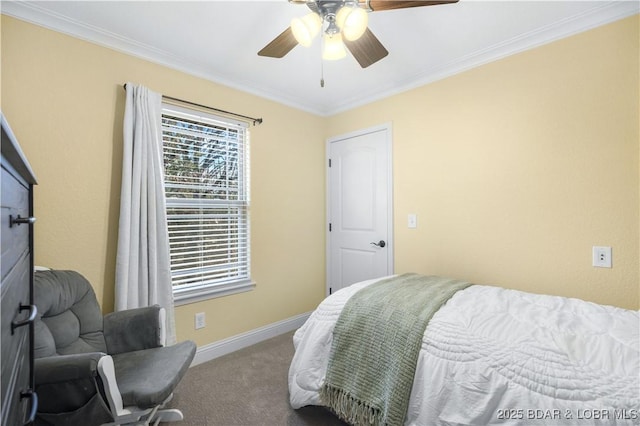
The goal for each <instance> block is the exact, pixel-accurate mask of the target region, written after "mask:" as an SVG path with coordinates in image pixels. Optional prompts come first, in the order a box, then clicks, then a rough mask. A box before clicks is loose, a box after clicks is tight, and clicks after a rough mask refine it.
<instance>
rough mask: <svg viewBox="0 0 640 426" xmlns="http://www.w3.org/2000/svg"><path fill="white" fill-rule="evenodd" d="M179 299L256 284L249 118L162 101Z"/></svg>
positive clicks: (175, 291) (175, 284) (171, 245)
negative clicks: (251, 251) (251, 250)
mask: <svg viewBox="0 0 640 426" xmlns="http://www.w3.org/2000/svg"><path fill="white" fill-rule="evenodd" d="M162 138H163V155H164V168H165V192H166V197H167V222H168V226H169V249H170V254H171V278H172V281H173V294H174V298H175V300H176V303H178V304H179V303H180V302H183V303H184V302H187V301H194V300H201V299H205V298H209V297H214V296H220V295H224V294H230V293H235V292H239V291H246V290H250V289H251V288H252V287H253V286H254V284H253V283H252V282H251V277H250V258H249V167H248V157H249V132H248V129H247V125H245V124H244V123H241V122H235V121H232V120H228V119H225V118H221V117H217V116H214V115H209V114H206V113H202V112H200V111H196V110H190V109H185V108H181V107H177V106H174V105H169V104H163V110H162Z"/></svg>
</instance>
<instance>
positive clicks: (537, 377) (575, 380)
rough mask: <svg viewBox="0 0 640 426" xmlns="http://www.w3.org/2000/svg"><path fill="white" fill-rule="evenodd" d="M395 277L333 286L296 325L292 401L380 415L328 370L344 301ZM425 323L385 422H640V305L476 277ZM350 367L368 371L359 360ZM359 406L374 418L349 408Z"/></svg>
mask: <svg viewBox="0 0 640 426" xmlns="http://www.w3.org/2000/svg"><path fill="white" fill-rule="evenodd" d="M397 278H398V277H385V278H384V279H377V280H368V281H363V282H360V283H356V284H353V285H351V286H349V287H347V288H344V289H342V290H340V291H337V292H335V293H334V294H332V295H330V296H329V297H327V298H326V299H325V300H324V301H323V302H322V303H320V305H319V306H318V307H317V309H316V310H315V311H314V312H313V313H312V314H311V315H310V317H309V319H308V320H307V321H306V322H305V324H304V325H303V326H302V327H301V328H299V329H298V330H297V331H296V332H295V334H294V338H293V342H294V346H295V354H294V357H293V360H292V362H291V366H290V370H289V378H288V381H289V395H290V404H291V406H292V407H293V408H295V409H297V408H300V407H304V406H308V405H319V406H330V409H331V410H332V411H334V412H335V413H336V414H338V415H339V416H340V417H341V418H343V420H345V421H347V422H348V423H352V424H364V423H367V424H369V423H371V424H376V423H377V422H379V419H378V420H374V419H373V418H369V417H366V416H367V415H368V414H367V413H366V411H367V410H369V408H368V407H369V406H365V407H364V408H363V407H360V406H358V407H354V406H353V405H354V404H353V401H347V400H338V401H333V400H331V398H330V397H329V396H328V394H327V393H326V389H327V388H328V387H329V386H328V385H327V383H326V381H328V379H327V376H328V373H333V372H332V371H328V369H329V367H330V366H333V364H334V360H333V358H334V357H337V356H338V355H336V353H338V350H335V351H332V346H333V345H334V344H335V342H334V340H336V341H337V340H338V338H337V337H336V338H335V339H334V332H336V336H338V334H337V332H338V330H339V329H340V330H341V331H340V332H341V333H342V332H343V331H342V328H341V327H342V325H341V324H342V323H341V322H339V321H341V313H342V312H343V310H346V309H345V306H350V305H351V304H349V303H348V302H349V301H350V300H351V299H352V298H354V300H355V295H360V294H363V293H364V290H363V289H367V288H369V287H370V288H374V287H375V286H380V285H381V283H382V281H385V284H386V282H389V281H393V280H395V279H397ZM395 288H399V287H394V291H393V292H395V291H396V290H395ZM361 290H362V291H361ZM403 303H404V302H403ZM385 315H386V314H385ZM336 324H338V327H337V326H336ZM339 327H340V328H339ZM394 327H395V326H394ZM422 330H424V331H423V332H422V333H421V335H420V338H419V339H418V340H419V342H418V346H419V347H418V348H417V355H416V359H415V364H414V366H413V368H414V370H413V373H412V374H413V376H412V380H410V390H409V392H408V395H407V398H406V401H405V402H404V404H405V405H404V407H406V411H405V412H403V416H402V417H401V419H400V420H398V418H395V419H394V420H393V421H389V420H388V419H387V420H385V421H383V422H381V423H387V424H405V425H416V426H417V425H424V426H432V425H433V426H435V425H493V424H510V425H516V424H517V425H532V424H534V425H535V424H539V425H603V424H606V425H638V424H640V411H639V410H640V338H639V334H640V312H639V311H633V310H625V309H620V308H615V307H612V306H603V305H598V304H594V303H590V302H585V301H582V300H578V299H572V298H564V297H558V296H547V295H537V294H531V293H525V292H521V291H516V290H510V289H504V288H499V287H492V286H483V285H468V286H462V287H461V288H460V289H458V290H456V291H455V292H453V293H452V294H451V295H450V297H449V298H448V299H447V300H446V301H444V302H443V303H442V304H441V306H439V307H438V308H437V309H436V310H435V312H434V313H433V314H432V316H431V317H430V319H429V320H428V323H427V325H426V328H423V329H422ZM359 333H360V332H359V331H358V332H357V333H355V334H359ZM394 338H395V337H394ZM403 342H404V341H403ZM363 346H365V345H363ZM387 350H388V348H387ZM370 351H371V349H370V348H367V349H366V350H365V351H364V352H370ZM359 356H360V355H356V357H359ZM349 357H351V358H353V357H354V356H353V355H351V354H350V355H349ZM376 368H378V369H379V371H380V374H381V377H382V375H383V373H384V372H385V371H386V370H387V369H388V368H387V367H385V366H384V364H380V363H379V364H378V365H377V367H376ZM332 369H333V367H331V369H330V370H332ZM351 369H352V370H355V372H353V374H354V375H355V376H354V377H358V375H359V374H360V371H358V369H357V368H351ZM334 375H335V374H334ZM334 375H332V377H333V376H334ZM348 380H355V379H353V378H350V379H348ZM348 380H347V381H348ZM381 380H383V379H382V378H381ZM385 380H386V379H385ZM395 392H396V391H395V390H394V391H392V393H393V394H395ZM347 393H349V392H347ZM336 405H337V408H336ZM374 405H375V404H374ZM403 410H404V409H403ZM345 411H346V412H347V413H348V414H347V415H345ZM356 411H359V414H358V415H360V416H362V415H364V416H365V417H364V418H366V419H367V420H366V421H364V420H363V417H351V414H349V413H353V412H356ZM363 411H364V412H365V413H364V414H363Z"/></svg>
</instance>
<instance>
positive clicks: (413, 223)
mask: <svg viewBox="0 0 640 426" xmlns="http://www.w3.org/2000/svg"><path fill="white" fill-rule="evenodd" d="M407 226H408V227H409V228H417V227H418V217H417V216H416V215H415V213H409V218H408V221H407Z"/></svg>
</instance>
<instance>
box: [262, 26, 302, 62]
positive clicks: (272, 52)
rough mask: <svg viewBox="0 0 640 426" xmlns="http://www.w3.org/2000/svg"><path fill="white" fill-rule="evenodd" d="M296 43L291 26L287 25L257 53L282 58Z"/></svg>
mask: <svg viewBox="0 0 640 426" xmlns="http://www.w3.org/2000/svg"><path fill="white" fill-rule="evenodd" d="M297 45H298V41H297V40H296V38H295V37H294V36H293V31H291V27H289V28H287V29H286V30H284V31H283V32H282V33H280V35H279V36H278V37H276V38H274V39H273V40H272V41H271V43H269V44H267V45H266V46H265V47H263V48H262V50H261V51H259V52H258V55H260V56H268V57H270V58H282V57H283V56H284V55H286V54H287V53H289V52H290V51H291V49H293V48H294V47H296V46H297Z"/></svg>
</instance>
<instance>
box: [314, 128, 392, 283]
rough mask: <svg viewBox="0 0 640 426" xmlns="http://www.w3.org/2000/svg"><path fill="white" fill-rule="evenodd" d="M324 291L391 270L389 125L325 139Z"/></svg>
mask: <svg viewBox="0 0 640 426" xmlns="http://www.w3.org/2000/svg"><path fill="white" fill-rule="evenodd" d="M328 145H329V146H328V155H329V166H330V167H329V173H328V185H327V188H328V209H327V210H328V216H329V232H328V238H327V241H328V245H327V281H328V283H327V287H328V288H327V292H328V293H331V292H335V291H337V290H339V289H341V288H343V287H346V286H348V285H351V284H353V283H356V282H359V281H363V280H367V279H371V278H377V277H382V276H385V275H390V274H392V273H393V241H392V229H393V227H392V223H393V222H392V213H391V212H392V197H391V188H392V184H391V176H392V174H391V128H390V126H388V125H387V126H383V127H376V128H373V129H367V130H362V131H360V132H356V133H353V134H349V135H346V136H340V137H337V138H333V139H330V140H329V141H328Z"/></svg>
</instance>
